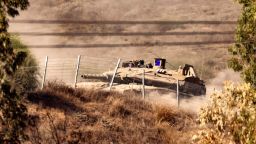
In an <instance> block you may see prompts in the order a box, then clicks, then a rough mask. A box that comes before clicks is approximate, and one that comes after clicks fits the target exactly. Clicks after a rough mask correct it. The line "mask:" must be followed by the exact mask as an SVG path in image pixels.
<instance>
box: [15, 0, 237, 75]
mask: <svg viewBox="0 0 256 144" xmlns="http://www.w3.org/2000/svg"><path fill="white" fill-rule="evenodd" d="M30 3H31V6H30V7H29V9H28V10H27V11H24V12H22V13H21V15H20V16H19V17H17V18H16V19H15V20H11V21H12V22H11V24H10V31H11V32H13V33H19V34H20V37H21V39H22V41H24V42H25V43H26V44H27V45H28V46H29V47H30V49H31V51H32V52H33V54H34V55H35V56H36V58H37V59H38V60H39V62H42V63H43V61H44V58H45V56H46V55H48V56H49V57H50V58H76V57H77V55H85V56H92V57H112V58H119V57H120V58H123V59H137V58H140V59H146V60H149V59H152V58H154V57H163V58H166V59H167V61H168V62H169V64H168V66H169V65H171V66H174V67H175V68H177V67H178V66H179V65H183V64H185V63H189V64H192V65H194V66H195V67H196V70H197V71H198V73H199V75H200V77H201V78H203V79H209V78H212V77H214V74H216V73H218V72H219V71H221V70H223V69H225V67H226V60H227V58H228V55H227V47H229V46H230V45H231V43H232V41H233V37H234V31H235V21H236V20H237V18H238V16H239V6H238V5H237V4H236V3H235V2H234V1H233V0H215V1H212V0H129V1H127V0H118V1H116V0H44V1H38V0H30ZM74 60H76V59H74ZM60 61H62V60H61V59H60Z"/></svg>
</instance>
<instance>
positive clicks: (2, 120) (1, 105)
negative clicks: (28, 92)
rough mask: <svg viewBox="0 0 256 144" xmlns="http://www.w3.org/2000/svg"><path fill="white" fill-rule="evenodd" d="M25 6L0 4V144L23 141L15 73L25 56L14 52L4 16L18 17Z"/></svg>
mask: <svg viewBox="0 0 256 144" xmlns="http://www.w3.org/2000/svg"><path fill="white" fill-rule="evenodd" d="M28 6H29V2H28V0H4V1H0V142H1V143H6V144H9V143H12V144H16V143H21V142H22V141H24V140H26V138H27V136H26V135H25V132H24V131H25V128H26V127H27V120H28V115H27V108H26V106H25V105H24V104H23V97H22V95H20V94H19V92H18V91H17V90H18V89H17V84H16V83H15V73H16V72H17V69H18V68H19V67H20V66H21V65H22V63H23V62H24V60H25V59H26V56H27V53H26V52H24V51H15V50H14V49H13V45H12V42H11V39H10V34H9V33H8V26H9V25H8V16H11V17H15V16H17V15H19V10H25V9H27V7H28Z"/></svg>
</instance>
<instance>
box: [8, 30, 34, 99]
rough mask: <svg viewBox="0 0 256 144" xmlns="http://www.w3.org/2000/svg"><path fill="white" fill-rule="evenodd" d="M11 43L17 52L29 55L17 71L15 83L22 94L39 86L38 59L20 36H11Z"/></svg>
mask: <svg viewBox="0 0 256 144" xmlns="http://www.w3.org/2000/svg"><path fill="white" fill-rule="evenodd" d="M11 43H12V46H13V48H14V50H15V51H16V52H25V53H26V54H27V57H26V58H25V60H24V62H23V63H22V65H21V66H22V67H20V68H19V69H18V70H17V71H16V72H15V76H14V77H15V83H16V85H17V86H18V87H17V88H18V89H17V90H18V92H19V93H20V94H23V95H24V94H26V93H27V92H30V91H33V90H35V89H36V88H37V87H38V86H39V81H38V77H39V68H38V67H37V66H38V64H37V61H36V59H35V58H34V56H33V55H32V54H31V53H30V51H29V49H28V47H27V46H26V45H25V44H23V43H22V41H21V40H20V39H19V37H18V36H16V35H12V36H11Z"/></svg>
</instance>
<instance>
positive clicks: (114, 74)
mask: <svg viewBox="0 0 256 144" xmlns="http://www.w3.org/2000/svg"><path fill="white" fill-rule="evenodd" d="M120 62H121V59H120V58H119V59H118V61H117V64H116V68H115V71H114V73H113V76H112V79H111V82H110V85H109V90H111V88H112V85H113V82H114V79H115V76H116V73H117V69H118V67H119V64H120Z"/></svg>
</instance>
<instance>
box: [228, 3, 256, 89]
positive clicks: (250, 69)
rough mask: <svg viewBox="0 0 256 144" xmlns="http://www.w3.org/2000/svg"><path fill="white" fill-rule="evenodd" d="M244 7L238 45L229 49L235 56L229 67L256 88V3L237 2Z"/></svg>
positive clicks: (237, 39)
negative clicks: (238, 72) (239, 72)
mask: <svg viewBox="0 0 256 144" xmlns="http://www.w3.org/2000/svg"><path fill="white" fill-rule="evenodd" d="M237 1H238V2H239V3H240V4H241V5H242V6H243V7H242V14H241V17H240V19H239V20H238V27H237V31H236V38H235V40H236V44H235V45H234V46H233V47H232V48H230V49H229V51H230V53H231V54H232V55H233V58H231V59H230V60H229V61H228V65H229V67H231V68H233V69H234V70H235V71H241V72H242V73H241V74H242V77H243V79H244V80H245V82H248V83H251V84H252V85H253V86H254V87H255V86H256V57H255V51H256V1H255V0H237Z"/></svg>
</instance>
